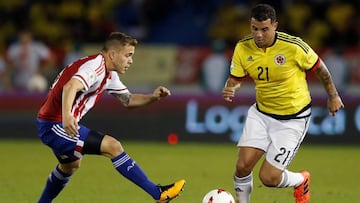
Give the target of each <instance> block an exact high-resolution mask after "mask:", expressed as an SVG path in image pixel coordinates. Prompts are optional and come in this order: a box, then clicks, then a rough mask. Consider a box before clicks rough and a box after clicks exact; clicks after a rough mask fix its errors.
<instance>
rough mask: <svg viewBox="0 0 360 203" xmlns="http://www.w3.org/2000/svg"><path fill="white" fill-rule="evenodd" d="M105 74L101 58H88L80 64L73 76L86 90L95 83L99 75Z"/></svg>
mask: <svg viewBox="0 0 360 203" xmlns="http://www.w3.org/2000/svg"><path fill="white" fill-rule="evenodd" d="M104 74H105V66H104V65H103V61H102V60H101V58H97V59H95V60H89V61H87V62H86V63H84V64H82V65H81V66H80V67H79V69H78V71H77V72H76V73H75V74H74V76H73V78H76V79H78V80H80V82H81V83H82V84H83V85H84V88H85V91H87V90H88V89H89V88H90V87H91V86H92V85H93V84H95V83H96V81H97V80H98V78H99V76H101V75H104Z"/></svg>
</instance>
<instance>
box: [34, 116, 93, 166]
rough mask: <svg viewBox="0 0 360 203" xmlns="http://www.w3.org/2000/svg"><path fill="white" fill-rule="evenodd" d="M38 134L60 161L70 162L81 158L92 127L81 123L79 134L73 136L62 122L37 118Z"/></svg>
mask: <svg viewBox="0 0 360 203" xmlns="http://www.w3.org/2000/svg"><path fill="white" fill-rule="evenodd" d="M36 123H37V129H38V136H39V137H40V139H41V141H42V142H43V143H44V144H45V145H47V146H49V147H50V148H51V149H52V150H53V152H54V154H55V156H56V157H57V159H58V160H59V162H60V163H70V162H73V161H76V160H78V159H81V158H82V156H83V153H82V151H83V147H84V142H85V140H86V138H87V137H88V135H89V133H90V129H89V128H87V127H85V126H83V125H80V126H79V127H80V128H79V135H78V136H77V137H71V136H69V135H67V134H66V132H65V130H64V128H63V127H62V123H61V122H49V121H44V120H41V119H37V121H36Z"/></svg>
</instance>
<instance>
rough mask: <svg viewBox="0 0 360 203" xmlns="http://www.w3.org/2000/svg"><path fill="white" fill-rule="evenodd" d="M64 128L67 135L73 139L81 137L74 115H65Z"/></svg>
mask: <svg viewBox="0 0 360 203" xmlns="http://www.w3.org/2000/svg"><path fill="white" fill-rule="evenodd" d="M62 122H63V123H62V124H63V128H64V130H65V132H66V134H68V135H69V136H71V137H75V136H78V135H79V131H78V129H79V125H78V123H77V121H76V119H75V118H74V117H73V116H72V115H66V116H64V115H63V121H62Z"/></svg>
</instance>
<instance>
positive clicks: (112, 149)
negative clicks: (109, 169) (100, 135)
mask: <svg viewBox="0 0 360 203" xmlns="http://www.w3.org/2000/svg"><path fill="white" fill-rule="evenodd" d="M123 151H124V149H123V147H122V145H121V143H120V142H119V141H118V140H117V139H115V138H113V137H111V136H108V135H106V136H105V137H104V139H103V142H102V143H101V152H102V153H103V154H104V155H107V156H109V157H110V158H114V157H116V156H117V155H119V154H121V153H122V152H123Z"/></svg>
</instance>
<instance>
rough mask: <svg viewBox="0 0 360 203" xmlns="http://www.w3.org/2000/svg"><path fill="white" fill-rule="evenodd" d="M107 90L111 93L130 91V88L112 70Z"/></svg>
mask: <svg viewBox="0 0 360 203" xmlns="http://www.w3.org/2000/svg"><path fill="white" fill-rule="evenodd" d="M106 90H107V92H108V93H109V94H124V93H129V90H128V88H127V87H126V86H125V85H124V84H123V83H122V82H121V80H120V77H119V75H118V74H117V73H116V72H114V71H112V72H111V80H110V81H109V83H108V84H107V88H106Z"/></svg>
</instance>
